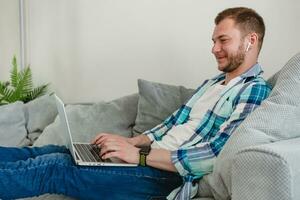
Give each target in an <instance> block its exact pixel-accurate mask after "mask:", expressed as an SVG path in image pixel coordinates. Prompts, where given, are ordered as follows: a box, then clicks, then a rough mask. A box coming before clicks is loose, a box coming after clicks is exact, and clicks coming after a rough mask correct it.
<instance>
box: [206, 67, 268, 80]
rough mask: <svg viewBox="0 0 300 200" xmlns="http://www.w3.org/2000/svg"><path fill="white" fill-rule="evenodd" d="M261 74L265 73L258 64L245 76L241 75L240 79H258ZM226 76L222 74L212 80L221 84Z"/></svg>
mask: <svg viewBox="0 0 300 200" xmlns="http://www.w3.org/2000/svg"><path fill="white" fill-rule="evenodd" d="M261 73H263V70H262V67H261V65H260V64H259V63H256V64H254V65H253V66H252V67H251V68H250V69H248V70H247V71H245V72H244V73H243V74H241V75H240V76H239V77H241V78H243V79H244V78H248V77H256V76H258V75H260V74H261ZM225 75H226V73H221V74H219V75H217V76H215V77H214V78H212V80H215V81H216V82H219V81H221V80H224V79H225Z"/></svg>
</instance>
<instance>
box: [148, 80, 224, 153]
mask: <svg viewBox="0 0 300 200" xmlns="http://www.w3.org/2000/svg"><path fill="white" fill-rule="evenodd" d="M225 87H226V86H225V85H221V84H218V83H217V84H215V85H214V86H212V87H210V88H209V89H208V90H207V91H206V92H205V93H204V94H203V95H202V96H201V97H200V98H199V99H198V100H197V101H196V102H195V104H194V106H193V107H192V109H191V112H190V118H189V120H188V121H187V122H186V123H184V124H180V125H177V126H173V127H172V128H171V129H170V130H169V131H168V133H167V134H166V135H165V136H164V137H163V138H162V140H160V141H155V140H154V141H153V143H152V145H151V147H152V148H162V149H167V150H170V151H174V150H177V149H178V148H179V147H180V146H181V145H182V144H183V143H184V142H185V141H187V140H189V139H190V137H192V135H193V134H194V133H195V130H196V128H197V126H198V125H199V123H200V122H201V120H202V118H203V116H204V115H205V113H206V112H207V110H208V109H211V108H212V107H213V106H214V105H215V104H216V103H217V101H218V100H219V98H220V95H221V92H222V90H223V89H224V88H225Z"/></svg>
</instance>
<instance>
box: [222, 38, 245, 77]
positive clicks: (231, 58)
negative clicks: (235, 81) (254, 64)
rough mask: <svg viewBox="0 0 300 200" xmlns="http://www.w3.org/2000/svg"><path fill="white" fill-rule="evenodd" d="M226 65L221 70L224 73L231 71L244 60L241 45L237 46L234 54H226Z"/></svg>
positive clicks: (243, 51)
mask: <svg viewBox="0 0 300 200" xmlns="http://www.w3.org/2000/svg"><path fill="white" fill-rule="evenodd" d="M227 57H228V65H227V66H225V67H224V68H223V69H222V71H223V72H225V73H228V72H232V71H234V70H235V69H237V68H238V67H239V66H240V65H241V64H242V63H243V62H244V61H245V50H244V48H243V45H242V44H241V45H240V46H239V49H238V51H237V53H236V54H234V55H233V54H228V56H227Z"/></svg>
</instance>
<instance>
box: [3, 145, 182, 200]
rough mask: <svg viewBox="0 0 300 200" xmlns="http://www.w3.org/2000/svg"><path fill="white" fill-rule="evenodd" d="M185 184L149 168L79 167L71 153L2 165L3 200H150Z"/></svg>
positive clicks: (168, 174) (177, 178)
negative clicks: (55, 197)
mask: <svg viewBox="0 0 300 200" xmlns="http://www.w3.org/2000/svg"><path fill="white" fill-rule="evenodd" d="M14 151H16V149H14ZM181 183H182V181H181V178H180V177H179V176H178V175H177V174H175V173H169V172H164V171H161V170H156V169H153V168H149V167H79V166H76V165H74V162H73V160H72V158H71V156H70V154H67V153H50V154H44V155H40V156H37V157H35V158H30V159H27V160H20V161H16V162H0V198H1V199H16V198H22V197H29V196H37V195H41V194H44V193H56V194H64V195H67V196H71V197H75V198H78V199H132V200H134V199H150V197H153V196H166V195H167V194H168V193H169V192H170V191H171V190H172V189H174V188H176V187H178V186H179V185H180V184H181Z"/></svg>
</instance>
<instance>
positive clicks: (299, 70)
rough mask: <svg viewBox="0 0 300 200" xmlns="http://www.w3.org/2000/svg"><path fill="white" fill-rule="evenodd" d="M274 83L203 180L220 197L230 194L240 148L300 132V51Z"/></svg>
mask: <svg viewBox="0 0 300 200" xmlns="http://www.w3.org/2000/svg"><path fill="white" fill-rule="evenodd" d="M270 83H272V84H275V85H274V88H273V90H272V92H271V94H270V96H269V97H268V98H267V99H266V100H265V101H264V102H263V103H262V104H261V106H260V107H258V108H257V109H256V110H255V111H254V112H253V113H251V114H250V115H249V116H248V118H247V119H245V121H244V122H243V123H242V124H241V125H240V127H238V128H237V129H236V131H235V132H234V133H233V135H232V136H231V137H230V138H229V140H228V142H227V143H226V144H225V146H224V148H223V150H222V151H221V153H220V154H219V156H218V158H217V160H216V163H215V165H214V169H213V172H212V174H210V175H207V176H206V177H204V178H203V179H202V180H201V184H202V185H203V184H208V185H209V186H210V189H211V193H212V194H213V196H214V197H215V198H216V199H228V198H230V194H231V192H232V191H231V169H232V163H233V160H234V158H235V155H236V154H237V153H238V152H239V151H240V150H242V149H243V148H245V147H249V146H255V145H259V144H265V143H270V142H274V141H278V140H283V139H288V138H294V137H299V136H300V131H299V130H300V120H299V113H300V112H299V106H298V105H299V104H300V92H299V91H300V53H299V54H297V55H295V56H294V57H293V58H292V59H291V60H289V61H288V63H287V64H286V65H285V66H284V67H283V68H282V69H281V70H280V72H279V73H277V74H276V75H275V76H274V77H272V78H271V79H270ZM297 107H298V108H297ZM201 184H200V185H201ZM199 193H201V188H200V189H199Z"/></svg>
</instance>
